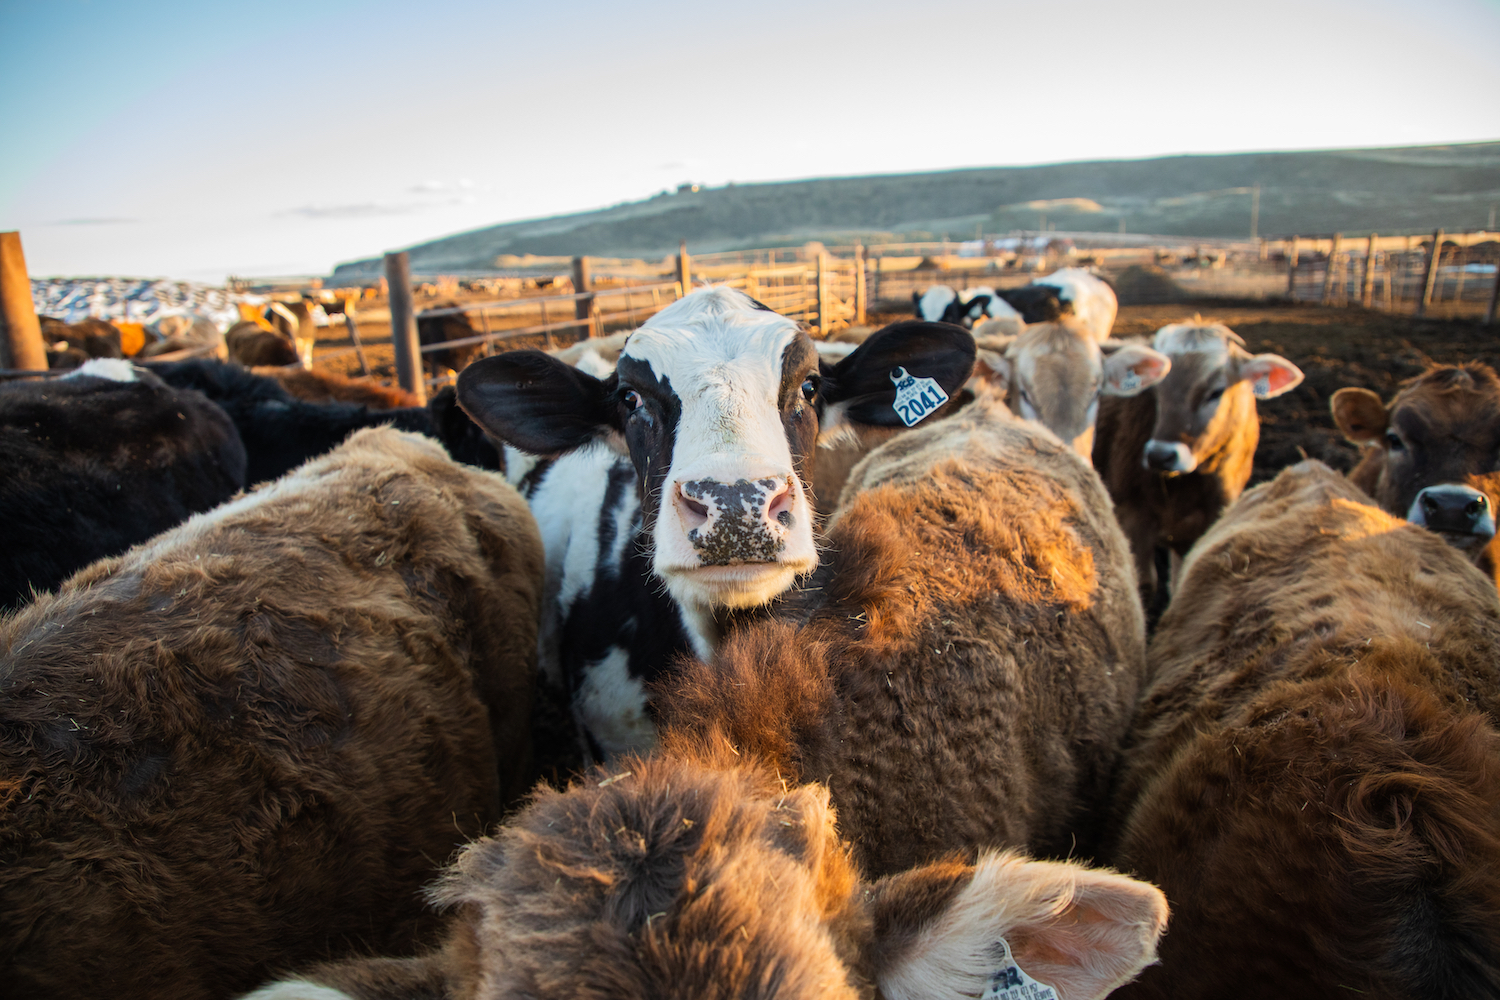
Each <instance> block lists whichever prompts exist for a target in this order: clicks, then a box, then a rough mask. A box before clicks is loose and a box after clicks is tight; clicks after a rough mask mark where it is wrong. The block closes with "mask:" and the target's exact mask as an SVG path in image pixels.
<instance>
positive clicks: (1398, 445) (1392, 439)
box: [1385, 431, 1406, 451]
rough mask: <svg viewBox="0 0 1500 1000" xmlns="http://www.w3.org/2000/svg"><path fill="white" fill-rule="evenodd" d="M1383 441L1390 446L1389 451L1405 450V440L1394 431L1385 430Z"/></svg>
mask: <svg viewBox="0 0 1500 1000" xmlns="http://www.w3.org/2000/svg"><path fill="white" fill-rule="evenodd" d="M1385 443H1386V445H1387V446H1389V447H1390V449H1391V451H1405V450H1406V442H1405V441H1402V440H1401V435H1399V434H1397V433H1396V432H1395V431H1386V432H1385Z"/></svg>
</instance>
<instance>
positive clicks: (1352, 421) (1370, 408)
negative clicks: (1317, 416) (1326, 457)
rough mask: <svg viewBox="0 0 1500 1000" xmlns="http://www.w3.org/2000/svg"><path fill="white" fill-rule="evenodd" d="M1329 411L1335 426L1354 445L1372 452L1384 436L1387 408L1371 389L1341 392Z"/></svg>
mask: <svg viewBox="0 0 1500 1000" xmlns="http://www.w3.org/2000/svg"><path fill="white" fill-rule="evenodd" d="M1328 408H1329V409H1330V410H1332V411H1333V422H1334V423H1336V424H1338V426H1339V430H1340V431H1342V432H1343V434H1344V437H1345V438H1346V439H1347V440H1348V441H1349V442H1350V443H1351V444H1357V445H1359V446H1360V447H1361V448H1369V447H1371V446H1373V445H1377V444H1379V443H1380V442H1381V440H1382V438H1383V437H1384V436H1385V425H1386V421H1387V414H1386V411H1385V404H1384V403H1382V402H1381V401H1380V397H1379V396H1377V395H1375V394H1374V393H1373V392H1371V391H1370V390H1369V389H1355V388H1348V389H1340V390H1339V391H1338V392H1336V393H1334V394H1333V398H1332V399H1330V400H1329V401H1328Z"/></svg>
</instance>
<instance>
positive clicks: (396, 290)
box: [385, 252, 427, 406]
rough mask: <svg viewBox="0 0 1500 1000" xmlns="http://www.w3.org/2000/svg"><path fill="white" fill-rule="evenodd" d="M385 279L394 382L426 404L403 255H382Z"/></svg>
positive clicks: (407, 264) (407, 266)
mask: <svg viewBox="0 0 1500 1000" xmlns="http://www.w3.org/2000/svg"><path fill="white" fill-rule="evenodd" d="M385 278H386V282H387V284H389V286H390V290H391V291H390V296H391V298H390V302H391V344H392V345H393V346H394V347H395V348H396V381H397V382H398V383H399V384H400V386H401V388H403V389H405V390H406V391H407V392H409V393H412V394H413V395H415V396H416V397H417V405H419V406H422V405H426V403H427V380H426V379H425V378H423V377H422V350H421V342H420V341H419V340H418V339H417V316H416V312H415V311H414V309H413V308H412V298H411V262H410V260H408V259H407V256H406V254H405V253H404V252H402V253H388V254H386V255H385Z"/></svg>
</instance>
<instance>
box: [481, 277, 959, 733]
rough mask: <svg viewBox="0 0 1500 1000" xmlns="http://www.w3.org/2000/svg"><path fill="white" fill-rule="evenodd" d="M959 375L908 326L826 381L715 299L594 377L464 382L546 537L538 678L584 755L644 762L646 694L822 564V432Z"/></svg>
mask: <svg viewBox="0 0 1500 1000" xmlns="http://www.w3.org/2000/svg"><path fill="white" fill-rule="evenodd" d="M973 362H974V341H973V338H972V337H971V336H970V335H969V334H968V333H967V332H966V331H964V330H962V329H961V328H958V327H954V326H950V325H946V324H933V323H921V322H908V323H898V324H895V325H893V326H890V327H887V328H886V329H884V330H882V331H881V332H880V333H877V334H875V335H874V336H872V337H870V339H868V340H867V341H865V343H864V344H862V345H860V347H859V349H858V350H856V351H854V352H852V353H851V354H850V355H849V356H848V357H846V358H845V359H844V360H843V361H841V362H839V363H838V364H836V365H832V366H829V367H827V368H824V367H822V366H820V364H819V359H818V355H817V352H816V351H815V350H814V348H813V345H812V341H811V340H810V339H809V338H808V336H807V334H806V333H804V332H802V330H801V329H800V328H799V327H798V326H797V324H796V323H795V322H793V321H792V320H789V319H787V318H786V317H784V316H780V315H778V314H776V313H774V312H772V311H770V310H769V309H766V308H765V307H764V306H762V305H760V304H759V303H757V302H755V301H754V300H753V299H751V298H749V297H748V296H746V295H745V294H744V293H743V292H740V291H737V290H734V289H730V288H725V287H715V288H709V289H703V290H700V291H697V292H694V293H693V294H692V295H689V296H686V297H684V298H683V299H681V300H679V301H678V302H675V303H673V304H672V305H671V306H668V307H667V308H666V309H663V310H662V311H661V312H659V313H657V314H656V315H655V316H653V317H652V318H651V319H650V320H649V321H648V322H647V323H646V324H645V325H644V326H642V327H641V328H640V329H638V330H636V331H635V333H634V334H632V335H631V337H630V339H629V340H628V341H627V343H626V344H625V347H624V349H623V350H622V352H621V354H620V356H619V361H618V365H617V368H616V371H615V372H614V373H613V374H612V375H610V376H609V377H607V378H605V379H602V380H601V379H598V378H595V377H593V376H591V375H589V374H587V373H586V372H583V371H580V370H579V369H576V368H573V367H571V366H569V365H567V364H565V363H564V362H562V361H560V360H558V359H556V358H554V357H551V356H550V355H547V354H544V353H542V352H540V351H511V352H507V353H504V354H500V355H497V356H495V357H492V358H486V359H483V360H481V361H477V362H475V363H474V364H472V365H470V366H469V367H468V368H466V369H465V370H464V371H463V372H462V373H461V374H460V375H459V379H458V400H459V403H460V405H462V406H463V408H464V409H465V410H466V411H467V412H468V413H469V415H470V416H471V417H473V418H474V420H475V422H477V423H478V424H479V425H480V426H481V427H483V428H484V429H485V430H486V431H487V432H488V433H489V434H490V435H491V436H492V437H494V438H496V439H497V440H500V441H503V442H505V443H506V444H508V445H510V446H511V447H512V448H514V449H517V450H518V452H517V453H516V454H515V455H514V456H513V455H512V454H510V453H508V454H507V457H506V469H507V476H508V477H509V478H510V479H511V481H512V482H514V483H516V484H518V487H519V488H520V489H521V491H522V493H523V494H524V495H526V497H527V499H528V500H529V501H530V502H531V505H532V510H533V512H535V513H536V515H537V521H538V523H539V524H540V525H541V529H542V538H543V541H544V543H545V545H546V549H547V558H548V592H549V598H555V603H552V604H549V611H548V616H547V619H546V620H544V622H543V624H542V642H543V648H542V655H541V660H542V663H543V671H544V673H545V674H546V675H547V678H548V683H549V684H551V685H553V686H562V687H565V688H566V689H567V691H568V692H569V694H568V697H569V698H570V699H571V700H572V703H573V705H574V706H575V710H576V711H577V713H578V715H579V718H580V721H581V722H582V728H583V730H584V732H585V734H586V735H587V737H588V739H589V741H590V744H591V745H590V751H591V753H592V754H594V755H595V756H598V757H604V756H608V755H610V754H613V753H618V752H621V751H624V750H627V749H631V748H643V747H647V746H649V745H650V744H651V742H652V740H653V739H654V726H653V724H652V721H651V719H650V716H649V713H648V710H647V705H646V702H647V695H646V686H647V684H649V683H650V682H651V680H653V679H654V678H655V677H656V676H658V675H659V674H660V673H661V672H662V671H664V670H665V669H666V668H667V665H668V664H669V663H670V661H671V659H672V657H673V656H674V655H675V654H676V653H679V652H685V651H692V652H695V653H696V654H697V655H699V656H702V657H707V656H710V655H712V652H713V649H714V647H715V645H717V642H718V639H719V636H720V635H721V634H722V632H723V631H724V629H726V628H727V627H728V626H729V625H730V624H731V621H730V620H731V619H733V618H737V617H740V616H743V615H746V614H751V615H753V614H755V613H756V609H758V608H761V607H763V606H764V605H765V604H767V603H768V602H770V601H771V600H773V599H774V598H776V597H778V596H779V595H780V594H782V593H783V592H784V591H786V590H787V589H788V588H789V587H791V586H793V584H794V583H795V581H796V580H797V578H798V577H800V576H804V575H806V574H808V573H810V572H811V571H812V570H813V568H814V567H815V566H816V565H817V546H816V544H815V541H814V530H813V521H814V510H813V504H814V497H813V485H814V478H813V472H814V468H813V464H814V454H815V448H814V443H815V442H816V440H817V438H818V434H819V430H820V421H822V422H823V425H827V426H832V425H833V424H834V423H838V422H842V421H846V420H848V421H853V422H856V423H861V424H873V425H877V426H887V427H889V426H896V425H901V424H902V423H903V421H905V420H910V421H911V422H912V423H915V422H916V421H918V420H921V419H924V417H925V416H927V415H929V414H930V413H931V412H932V411H933V410H934V409H937V408H939V407H940V406H941V400H940V399H939V396H942V397H943V398H947V397H949V396H951V395H952V394H953V393H954V392H956V391H957V390H958V388H959V387H960V386H961V385H962V384H963V382H964V380H965V379H967V378H968V376H969V372H970V370H971V369H972V367H973ZM893 378H894V380H895V381H893ZM898 381H899V382H901V383H902V388H900V389H898V388H897V384H896V382H898ZM939 390H941V392H939ZM897 405H901V406H904V407H905V411H904V412H903V411H902V410H898V409H897V408H896V407H897ZM520 453H524V455H522V454H520Z"/></svg>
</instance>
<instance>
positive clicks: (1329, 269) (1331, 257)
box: [1321, 233, 1344, 306]
mask: <svg viewBox="0 0 1500 1000" xmlns="http://www.w3.org/2000/svg"><path fill="white" fill-rule="evenodd" d="M1343 238H1344V234H1343V233H1334V234H1333V243H1332V244H1330V245H1329V247H1328V265H1327V266H1326V267H1325V268H1324V269H1323V297H1322V299H1321V301H1322V303H1323V305H1325V306H1326V305H1328V301H1329V299H1330V298H1331V297H1332V295H1333V272H1334V271H1335V270H1336V269H1337V268H1338V262H1339V243H1340V242H1341V241H1342V240H1343Z"/></svg>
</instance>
